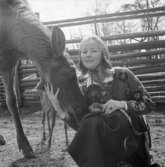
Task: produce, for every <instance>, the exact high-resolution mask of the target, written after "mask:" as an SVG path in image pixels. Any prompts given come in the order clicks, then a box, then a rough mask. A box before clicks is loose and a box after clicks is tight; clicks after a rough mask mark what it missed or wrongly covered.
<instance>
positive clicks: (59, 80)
mask: <svg viewBox="0 0 165 167" xmlns="http://www.w3.org/2000/svg"><path fill="white" fill-rule="evenodd" d="M64 50H65V36H64V33H63V32H62V30H61V29H60V28H58V27H54V28H53V30H52V33H51V32H50V30H48V29H47V28H46V27H45V26H44V25H43V24H42V23H41V22H40V21H39V20H38V18H37V17H36V15H35V14H34V13H33V12H32V10H31V8H30V6H29V4H28V2H27V1H26V0H1V1H0V75H1V76H2V78H3V83H4V87H5V94H6V104H7V107H8V110H9V112H10V113H11V115H12V118H13V121H14V125H15V129H16V138H17V145H18V148H19V150H20V151H21V152H22V154H23V156H24V157H25V158H33V157H35V153H34V151H33V149H32V147H31V145H30V142H29V140H28V138H27V136H26V134H25V132H24V129H23V127H22V122H21V119H20V115H19V110H20V109H19V107H18V104H17V103H18V102H17V100H16V93H15V91H14V89H13V80H14V67H15V65H16V63H17V61H18V60H20V59H24V58H28V59H30V60H32V62H33V64H34V65H35V66H36V67H37V69H38V71H39V73H40V76H41V78H42V79H43V81H44V83H49V84H52V85H53V89H54V91H55V90H56V89H57V88H58V87H60V89H61V91H60V94H59V100H60V103H61V106H62V107H63V108H64V109H65V110H66V111H69V112H70V113H73V112H75V111H77V112H76V117H77V119H81V117H82V115H83V114H82V113H81V112H82V111H85V112H86V111H87V110H86V109H84V107H85V106H86V105H85V104H84V100H82V99H83V96H82V94H81V91H80V89H79V86H78V84H77V78H76V73H75V70H74V68H73V67H72V66H71V65H70V63H69V61H68V60H67V59H66V57H65V56H63V53H64ZM83 109H84V110H83ZM68 123H69V124H70V126H71V127H72V128H73V129H77V123H76V121H74V119H71V120H70V121H69V122H68Z"/></svg>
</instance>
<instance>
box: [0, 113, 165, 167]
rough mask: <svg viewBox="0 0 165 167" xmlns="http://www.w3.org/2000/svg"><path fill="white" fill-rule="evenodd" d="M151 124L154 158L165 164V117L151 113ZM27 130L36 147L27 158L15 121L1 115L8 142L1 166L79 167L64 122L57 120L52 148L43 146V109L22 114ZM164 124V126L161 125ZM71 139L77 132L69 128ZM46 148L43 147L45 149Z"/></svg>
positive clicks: (2, 149)
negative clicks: (69, 147)
mask: <svg viewBox="0 0 165 167" xmlns="http://www.w3.org/2000/svg"><path fill="white" fill-rule="evenodd" d="M147 119H148V121H149V123H150V124H151V137H152V150H151V154H152V155H153V158H154V161H156V162H159V163H160V164H162V166H164V164H165V124H164V122H163V121H164V120H165V117H160V116H158V117H157V118H156V120H155V119H154V120H153V117H152V118H151V117H147ZM22 122H23V128H24V131H25V133H26V135H27V137H28V139H29V141H30V143H31V145H32V147H33V150H35V153H36V155H37V156H36V158H35V159H30V160H27V159H24V158H23V155H22V153H21V152H19V150H18V147H17V144H16V133H15V127H14V124H13V122H12V121H11V119H10V117H9V116H6V117H5V118H4V117H2V116H1V117H0V134H1V135H3V136H4V138H5V140H6V145H4V146H0V167H77V165H76V164H75V162H74V161H73V160H72V158H71V157H70V156H69V154H68V153H67V152H65V151H64V150H65V149H66V145H65V133H64V124H63V122H62V121H60V120H57V121H56V127H55V129H54V134H53V141H52V148H51V150H47V149H46V147H45V148H44V147H43V148H42V149H41V145H40V141H41V136H42V125H41V113H40V112H35V113H33V114H31V115H26V116H24V117H23V118H22ZM160 125H161V126H160ZM68 133H69V140H70V141H71V140H72V138H73V136H74V134H75V132H74V131H73V130H72V129H70V128H69V130H68ZM41 150H42V151H41Z"/></svg>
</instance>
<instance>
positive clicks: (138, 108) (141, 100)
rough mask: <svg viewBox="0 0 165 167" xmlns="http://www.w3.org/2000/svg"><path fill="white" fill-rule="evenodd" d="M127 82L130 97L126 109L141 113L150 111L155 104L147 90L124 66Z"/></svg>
mask: <svg viewBox="0 0 165 167" xmlns="http://www.w3.org/2000/svg"><path fill="white" fill-rule="evenodd" d="M126 75H127V82H128V86H129V89H130V98H129V100H128V101H127V111H128V112H136V113H137V114H138V115H143V114H147V113H149V112H151V111H152V110H153V109H154V107H155V104H154V102H153V101H152V99H151V97H150V95H149V94H148V92H147V90H146V89H145V88H144V86H143V85H142V83H141V82H140V80H139V79H138V78H137V77H136V76H135V74H134V73H133V72H132V71H130V70H129V69H127V68H126Z"/></svg>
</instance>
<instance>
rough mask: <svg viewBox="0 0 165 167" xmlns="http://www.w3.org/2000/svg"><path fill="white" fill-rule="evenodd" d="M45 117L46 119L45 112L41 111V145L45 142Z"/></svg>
mask: <svg viewBox="0 0 165 167" xmlns="http://www.w3.org/2000/svg"><path fill="white" fill-rule="evenodd" d="M45 117H46V113H45V111H43V115H42V140H41V144H43V143H44V142H45V140H46V131H45Z"/></svg>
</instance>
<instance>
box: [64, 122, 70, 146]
mask: <svg viewBox="0 0 165 167" xmlns="http://www.w3.org/2000/svg"><path fill="white" fill-rule="evenodd" d="M64 131H65V143H66V147H67V148H68V146H69V139H68V125H67V123H66V122H64Z"/></svg>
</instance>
